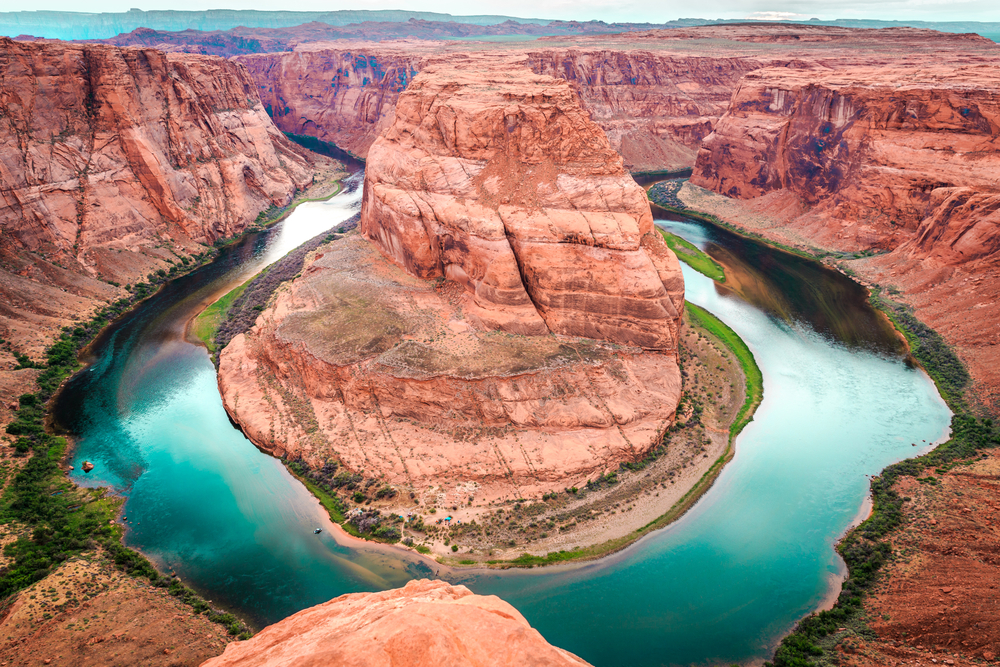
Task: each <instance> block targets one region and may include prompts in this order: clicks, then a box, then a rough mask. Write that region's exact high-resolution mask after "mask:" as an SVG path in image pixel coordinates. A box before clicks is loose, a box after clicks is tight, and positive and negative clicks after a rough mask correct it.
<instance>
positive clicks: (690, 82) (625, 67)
mask: <svg viewBox="0 0 1000 667" xmlns="http://www.w3.org/2000/svg"><path fill="white" fill-rule="evenodd" d="M446 48H449V47H448V46H447V45H446V44H443V43H442V44H439V45H434V44H429V45H421V46H403V45H400V44H392V43H386V44H372V43H355V44H350V43H348V44H343V43H336V44H333V43H329V44H321V43H315V44H302V45H300V46H298V47H297V48H296V50H295V51H294V52H292V53H270V54H262V55H248V56H239V57H238V58H235V60H237V61H238V62H240V63H242V64H244V65H246V67H247V69H248V70H249V71H250V74H251V76H252V77H253V79H254V81H255V82H256V83H257V85H258V92H259V94H260V96H261V99H262V100H263V102H264V104H265V105H266V106H267V107H268V109H269V113H271V115H272V117H273V118H274V121H275V124H277V126H278V127H280V128H281V129H282V130H283V131H285V132H291V133H294V134H307V135H310V136H314V137H317V138H319V139H321V140H323V141H327V142H329V143H332V144H335V145H337V146H338V147H340V148H342V149H344V150H348V151H350V152H352V153H354V154H355V155H357V156H359V157H362V158H363V157H365V156H366V155H367V153H368V149H369V147H370V146H371V144H372V142H373V141H374V140H375V138H376V137H377V136H378V135H379V134H380V133H381V132H382V131H383V130H384V129H385V128H387V127H388V126H389V124H391V122H392V113H393V110H394V108H395V104H396V100H397V99H398V98H399V94H400V93H401V92H402V91H403V90H404V89H405V88H406V86H407V84H408V83H409V82H410V81H411V80H412V79H413V77H414V76H415V75H416V73H417V72H419V71H420V70H421V69H422V68H423V67H424V66H425V63H427V62H428V61H429V60H433V59H435V58H436V57H439V56H440V52H441V51H442V50H443V49H446ZM455 55H456V57H461V55H460V53H456V54H455ZM498 55H500V56H503V55H504V53H503V52H498ZM518 55H520V57H523V58H526V59H527V60H526V62H527V65H528V66H529V67H530V68H531V69H532V70H534V71H535V73H537V74H544V75H549V76H553V77H556V78H562V79H566V80H567V81H569V82H570V83H571V84H572V85H573V87H574V88H575V89H576V90H577V92H578V94H579V96H580V99H581V102H582V104H583V107H584V109H585V110H586V111H588V112H589V113H590V115H591V118H592V119H593V120H594V121H595V122H596V123H597V124H598V126H600V127H601V129H603V130H604V131H605V133H606V134H607V136H608V139H609V140H610V141H611V145H612V147H613V148H614V149H615V150H616V151H618V152H619V153H621V155H622V156H623V157H624V158H625V164H626V166H627V167H628V168H629V169H630V170H632V171H642V170H658V169H683V168H687V167H690V166H691V165H692V164H693V163H694V159H695V155H696V154H697V150H698V145H699V143H700V142H701V140H702V139H703V138H704V137H705V136H707V135H708V134H709V133H710V132H711V131H712V127H713V125H714V122H715V120H716V119H717V118H718V117H719V116H721V115H722V113H723V112H724V111H725V109H726V106H727V104H728V101H729V97H730V94H731V92H732V90H733V88H734V87H735V85H736V82H737V81H738V80H739V78H740V77H741V76H742V75H743V74H745V73H746V72H748V71H751V70H753V69H756V68H758V67H761V66H764V65H774V64H780V63H781V62H783V61H780V60H775V59H765V60H758V59H756V58H729V57H710V56H706V55H697V56H694V57H691V56H684V55H672V54H671V55H664V54H658V53H655V52H650V51H644V52H643V51H638V52H637V51H631V50H613V49H586V48H563V47H560V48H554V47H549V48H544V49H539V48H535V49H532V50H530V51H526V52H524V53H521V54H518Z"/></svg>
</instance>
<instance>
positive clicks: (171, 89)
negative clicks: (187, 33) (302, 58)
mask: <svg viewBox="0 0 1000 667" xmlns="http://www.w3.org/2000/svg"><path fill="white" fill-rule="evenodd" d="M0 71H2V73H3V76H2V79H0V227H2V229H3V233H2V236H0V293H2V294H3V301H4V308H3V309H2V311H0V336H3V337H4V338H6V339H7V340H13V341H15V343H17V344H18V345H19V347H20V348H21V349H22V350H23V351H28V352H31V353H33V354H37V353H39V352H40V351H41V349H42V348H44V346H45V344H46V343H47V342H48V341H49V339H50V337H51V335H54V332H57V331H58V329H59V326H61V325H62V324H66V323H68V321H70V320H72V319H74V318H76V317H78V316H83V315H86V313H87V312H89V311H90V310H91V309H92V308H93V307H94V306H95V305H96V304H98V303H99V302H101V301H107V300H111V299H114V298H117V296H119V295H120V294H119V290H118V289H117V288H115V287H114V286H113V285H110V284H109V281H114V282H116V283H123V284H124V283H130V282H134V281H135V280H137V279H141V278H142V277H144V276H145V275H146V274H147V273H148V272H149V271H151V270H156V269H160V268H169V264H168V263H167V262H168V261H177V260H178V256H179V255H185V254H190V253H191V252H199V251H201V250H203V248H201V247H200V246H199V245H198V244H199V243H207V244H210V243H212V242H213V241H214V240H215V239H218V238H221V237H224V236H229V235H232V234H235V233H238V232H240V231H242V230H243V229H244V228H245V227H246V225H247V224H248V223H249V222H251V221H253V220H254V218H255V217H256V216H257V214H258V213H259V212H260V211H261V210H262V209H266V208H267V207H269V206H271V205H272V204H273V205H279V206H280V205H283V204H286V203H288V202H289V201H290V199H291V196H292V194H293V193H294V192H295V190H296V188H299V187H302V186H304V185H306V184H308V183H310V182H311V180H312V177H313V173H314V164H313V163H312V160H313V158H311V157H308V156H307V152H306V151H304V150H302V149H300V148H299V147H297V146H296V145H294V144H292V143H290V142H289V141H288V140H287V139H286V138H285V137H284V136H283V135H282V134H281V133H280V132H279V131H278V129H277V128H276V127H275V126H274V124H273V123H272V122H271V120H270V118H268V116H267V114H266V113H265V110H264V107H263V106H262V105H261V104H260V101H259V99H258V97H257V93H256V90H255V86H254V85H253V83H252V81H251V80H250V78H249V77H248V76H247V73H246V71H245V69H244V68H243V67H242V66H240V65H238V64H236V63H232V62H229V61H226V60H223V59H221V58H214V57H205V56H195V55H184V54H169V55H168V54H163V53H160V52H158V51H155V50H152V49H140V48H131V49H119V48H114V47H110V46H96V45H77V44H64V43H54V42H39V43H20V42H13V41H11V40H9V39H0Z"/></svg>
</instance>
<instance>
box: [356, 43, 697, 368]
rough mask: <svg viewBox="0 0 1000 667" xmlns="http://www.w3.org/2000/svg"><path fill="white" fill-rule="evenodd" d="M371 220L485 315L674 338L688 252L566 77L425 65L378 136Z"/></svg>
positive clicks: (371, 174) (513, 328) (490, 322)
mask: <svg viewBox="0 0 1000 667" xmlns="http://www.w3.org/2000/svg"><path fill="white" fill-rule="evenodd" d="M361 231H362V233H364V234H365V236H367V237H368V238H369V239H371V240H372V241H373V242H374V243H375V244H376V245H377V246H378V247H379V248H380V249H381V251H382V252H383V253H384V254H385V255H386V256H387V257H389V258H390V259H391V260H392V261H394V262H395V263H396V264H398V265H399V266H402V267H403V268H405V269H406V270H407V271H408V272H409V273H411V274H413V275H415V276H418V277H420V278H424V279H433V278H440V277H444V278H447V279H449V280H452V281H455V282H457V283H460V284H462V285H463V286H464V287H465V289H466V291H467V292H468V295H469V299H468V300H467V304H466V312H467V313H468V315H469V316H470V317H472V318H473V319H474V321H476V322H477V323H478V324H481V325H482V326H483V327H484V328H487V329H498V330H501V331H507V332H510V333H517V334H525V335H542V334H547V333H549V332H552V333H557V334H564V335H569V336H583V337H587V338H596V339H603V340H607V341H611V342H615V343H623V344H629V345H637V346H640V347H644V348H648V349H658V350H663V351H665V352H667V353H669V354H674V355H675V354H676V348H677V326H678V322H679V318H680V315H679V313H680V311H681V308H682V305H683V294H684V285H683V278H682V277H681V273H680V266H679V264H678V261H677V258H676V257H675V256H674V255H673V253H672V252H670V250H669V249H667V248H666V245H665V244H664V243H663V241H662V239H661V237H660V235H659V234H658V233H657V232H656V231H655V229H654V227H653V218H652V215H651V213H650V210H649V204H648V202H647V200H646V197H645V193H644V191H643V190H642V188H640V187H639V186H637V185H636V184H635V182H634V181H633V180H632V178H631V177H630V176H629V174H628V172H627V171H625V169H624V167H623V165H622V160H621V158H620V157H619V156H618V155H617V153H615V152H614V151H613V150H612V149H611V146H610V144H609V143H608V141H607V138H606V137H605V136H604V134H603V132H601V130H600V128H598V127H597V126H596V125H595V124H594V123H592V122H591V121H590V119H589V118H588V117H587V114H586V113H585V112H584V111H583V110H582V108H581V107H580V105H579V103H578V101H577V96H576V95H575V94H574V92H573V90H572V88H571V87H570V86H569V85H567V84H566V82H564V81H561V80H558V79H553V78H551V77H548V76H541V75H536V74H533V73H532V72H531V71H530V70H527V69H526V68H518V66H517V63H514V62H508V63H504V62H501V63H496V62H495V61H494V60H493V59H485V58H480V59H470V60H469V61H468V62H467V63H463V64H461V65H457V66H456V65H455V64H454V62H450V63H448V64H444V63H442V64H434V65H429V66H428V67H427V68H425V70H424V72H423V73H422V74H421V75H420V76H418V78H417V79H416V80H415V81H414V82H413V83H412V84H411V85H410V86H409V88H408V89H407V91H406V92H405V93H403V94H402V95H401V96H400V98H399V101H398V102H397V104H396V113H395V122H394V124H393V125H392V126H391V127H390V128H389V129H388V131H386V132H385V133H384V134H383V135H382V136H381V137H380V138H379V139H378V140H377V141H376V142H375V143H374V145H373V146H372V148H371V150H370V151H369V154H368V162H367V168H366V171H365V194H364V200H363V204H362V209H361Z"/></svg>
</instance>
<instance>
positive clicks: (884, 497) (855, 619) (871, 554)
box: [767, 291, 1000, 667]
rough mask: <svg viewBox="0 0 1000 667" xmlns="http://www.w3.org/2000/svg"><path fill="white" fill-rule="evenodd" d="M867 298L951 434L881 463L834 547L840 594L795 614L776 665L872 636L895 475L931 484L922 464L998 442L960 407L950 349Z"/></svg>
mask: <svg viewBox="0 0 1000 667" xmlns="http://www.w3.org/2000/svg"><path fill="white" fill-rule="evenodd" d="M871 300H872V303H873V305H875V306H876V307H877V308H879V309H881V310H882V311H883V312H885V313H886V315H888V317H889V318H890V319H891V320H892V322H893V324H895V325H896V328H898V329H899V331H900V332H901V333H902V334H903V335H904V336H905V337H906V339H907V341H909V343H910V346H911V353H912V354H913V356H914V357H915V358H916V359H917V361H919V362H920V364H921V365H922V366H923V367H924V368H925V369H926V370H927V373H928V374H929V375H930V376H931V378H932V379H933V380H934V382H935V384H936V385H937V387H938V391H939V392H940V393H941V396H942V397H943V398H944V399H945V401H946V402H947V403H948V406H949V407H950V408H951V409H952V411H953V412H954V415H953V416H952V418H951V439H950V440H948V441H947V442H946V443H944V444H942V445H939V446H938V447H937V448H935V449H934V450H933V451H931V452H928V453H927V454H924V455H923V456H918V457H916V458H912V459H908V460H906V461H901V462H899V463H896V464H893V465H891V466H889V467H887V468H886V469H885V470H883V471H882V474H880V475H879V476H878V477H876V478H874V479H873V480H872V483H871V490H872V501H873V503H872V505H873V506H872V513H871V516H869V517H868V519H866V520H865V521H864V523H862V524H861V525H860V526H858V527H857V528H855V529H854V530H852V531H850V532H849V533H848V534H847V536H846V537H845V538H844V539H843V540H842V541H841V542H840V544H839V545H838V546H837V551H838V552H839V553H840V555H841V557H842V558H843V559H844V562H846V563H847V569H848V576H847V580H846V581H845V582H844V585H843V588H842V590H841V592H840V597H839V598H837V602H836V604H835V605H834V607H833V609H830V610H828V611H821V612H818V613H815V614H811V615H809V616H807V617H806V618H804V619H802V621H800V622H799V624H798V625H797V626H796V628H795V630H794V631H793V632H792V633H791V634H790V635H788V636H787V637H785V639H784V640H782V642H781V645H780V646H779V647H778V649H777V651H776V652H775V654H774V662H773V664H774V665H775V667H807V666H809V665H817V664H819V665H826V664H836V663H837V662H838V660H837V654H836V652H835V650H834V649H835V647H836V645H837V642H838V641H840V639H841V638H843V637H844V636H845V635H847V634H858V635H861V636H864V637H867V638H874V637H875V633H874V632H873V631H872V630H871V628H869V627H868V624H867V623H866V621H865V613H864V598H865V596H866V595H867V594H869V593H870V592H871V591H873V590H874V588H875V586H876V584H877V583H878V582H879V581H880V578H881V577H880V570H881V568H882V566H883V565H885V564H886V563H887V562H890V561H891V560H892V559H893V558H894V557H895V555H894V553H893V547H892V543H891V542H890V541H889V537H890V536H891V535H892V533H893V532H894V531H895V530H897V529H898V528H900V527H901V526H903V525H904V524H905V523H906V515H905V513H904V512H903V503H904V502H906V500H907V499H906V498H902V497H900V495H899V494H898V493H897V492H896V491H895V490H894V489H893V486H895V484H896V482H897V481H898V480H899V479H900V478H901V477H913V478H915V479H917V480H918V481H921V482H923V483H929V484H935V483H937V480H936V479H935V478H934V477H933V476H927V477H921V475H923V474H924V471H925V470H927V468H935V471H936V472H937V473H938V474H943V473H944V472H947V470H949V469H950V468H952V467H954V466H956V465H962V464H968V463H971V462H973V461H974V460H975V459H976V458H977V457H979V456H985V454H983V452H984V450H987V449H994V448H996V447H998V446H1000V431H998V429H997V426H996V425H995V424H994V423H993V420H992V419H990V418H984V417H979V416H976V415H974V414H971V413H970V412H969V410H968V408H967V406H966V401H965V399H964V395H965V391H966V389H967V388H968V386H969V383H970V380H969V374H968V371H967V369H966V368H965V366H964V364H962V361H961V360H960V359H959V358H958V356H957V355H956V354H955V352H954V350H952V349H951V348H950V347H949V346H948V344H947V343H946V342H945V341H944V339H943V338H941V336H940V335H939V334H938V333H937V332H935V331H934V330H933V329H931V328H930V327H928V326H927V325H925V324H924V323H923V322H921V321H920V320H918V319H917V318H916V317H915V316H914V315H913V312H912V310H910V309H909V308H907V307H906V306H903V305H901V304H898V303H894V302H892V301H889V300H887V299H885V298H884V297H883V296H882V295H881V293H880V292H879V291H876V292H875V293H874V294H873V296H872V299H871ZM840 628H845V630H840ZM767 664H771V663H767Z"/></svg>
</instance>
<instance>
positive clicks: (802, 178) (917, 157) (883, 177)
mask: <svg viewBox="0 0 1000 667" xmlns="http://www.w3.org/2000/svg"><path fill="white" fill-rule="evenodd" d="M992 51H993V52H992V54H990V53H988V52H987V53H986V54H985V55H980V56H970V57H963V58H961V59H952V60H949V59H948V58H947V57H940V56H939V57H937V58H936V59H935V61H934V62H931V61H930V60H929V59H928V58H926V57H921V58H912V59H910V61H909V62H901V63H898V64H896V65H895V66H892V67H889V66H882V67H852V68H842V69H840V70H836V71H810V72H796V71H792V70H788V69H773V68H769V69H761V70H758V71H756V72H752V73H750V74H748V75H747V76H746V77H744V79H743V80H742V82H741V83H740V86H739V88H738V90H737V91H736V92H735V93H734V95H733V99H732V102H731V105H730V109H729V111H728V112H727V114H726V115H725V116H724V117H723V118H722V119H721V120H720V121H719V122H718V124H717V126H716V129H715V132H714V134H712V135H711V136H709V137H708V138H707V139H706V140H705V143H704V146H703V148H702V149H701V151H700V153H699V156H698V162H697V166H696V168H695V173H694V175H693V176H692V179H691V182H692V183H693V184H696V185H698V186H701V187H704V188H708V189H710V190H713V191H715V192H719V193H722V194H725V195H727V196H729V197H734V198H738V199H744V200H748V202H750V205H751V206H752V205H753V203H754V201H755V200H760V201H761V202H764V201H765V200H766V201H769V202H771V203H770V204H768V206H769V207H771V208H772V209H773V208H775V207H776V202H777V199H776V198H778V199H783V200H784V201H785V202H786V203H787V202H788V201H791V200H794V201H796V202H797V207H791V208H790V209H789V210H792V209H794V210H795V214H793V215H790V216H787V219H786V220H784V221H783V222H782V223H781V224H780V225H779V226H776V227H773V229H772V230H771V233H772V234H775V235H778V236H783V238H784V240H786V241H791V242H793V243H795V242H798V243H803V242H804V243H807V244H811V245H816V246H820V247H825V248H831V249H835V250H840V251H848V252H857V251H881V252H882V253H885V254H881V255H880V256H878V257H874V258H872V259H866V260H864V261H862V262H858V263H857V266H855V267H854V268H855V270H858V271H860V272H861V274H862V275H864V276H866V277H867V278H869V279H872V280H874V281H876V282H879V283H881V284H885V285H894V286H896V287H899V288H901V289H902V290H903V291H904V292H905V293H907V294H908V295H909V299H910V303H911V304H913V305H915V306H916V307H917V315H918V317H920V318H921V319H922V320H924V321H925V322H927V323H928V324H929V325H931V326H933V327H935V328H938V329H939V330H940V331H941V332H942V333H943V334H944V335H945V337H946V338H947V339H948V340H949V341H951V342H952V343H953V344H958V346H959V349H960V352H961V353H962V356H963V357H964V358H965V360H966V361H967V362H968V363H969V364H970V365H971V366H972V370H973V375H974V376H976V378H977V380H978V382H979V387H980V389H981V390H982V391H981V397H982V398H984V399H986V400H987V402H990V403H993V402H996V401H997V400H998V398H1000V371H998V370H997V368H998V364H997V363H996V362H997V361H1000V353H998V352H997V348H996V344H997V342H998V339H1000V332H997V331H996V329H995V327H994V326H992V324H994V323H995V322H996V321H998V319H1000V310H998V306H997V304H996V300H995V299H994V298H993V296H992V295H994V294H995V293H996V290H997V289H998V287H1000V283H998V276H997V269H998V267H1000V234H998V231H997V230H998V225H1000V181H998V180H997V173H998V169H1000V150H998V149H1000V144H998V138H997V137H998V136H1000V105H998V103H997V99H996V90H997V88H998V86H1000V74H998V72H1000V68H998V66H1000V49H996V48H994V49H992ZM989 396H992V398H989Z"/></svg>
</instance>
